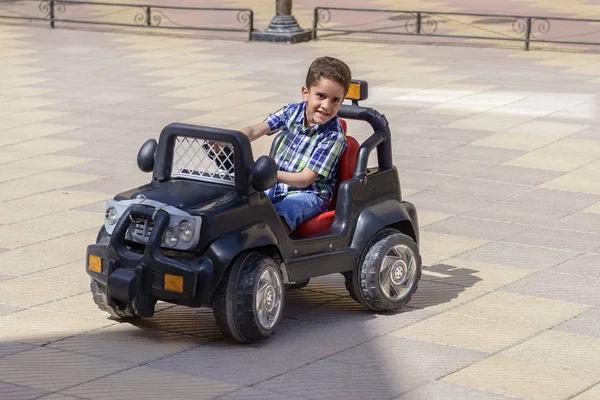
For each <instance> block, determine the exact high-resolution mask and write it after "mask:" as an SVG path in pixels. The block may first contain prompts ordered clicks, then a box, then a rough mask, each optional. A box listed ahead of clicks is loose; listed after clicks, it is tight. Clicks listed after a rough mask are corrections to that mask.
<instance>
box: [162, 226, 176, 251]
mask: <svg viewBox="0 0 600 400" xmlns="http://www.w3.org/2000/svg"><path fill="white" fill-rule="evenodd" d="M177 243H179V232H177V231H176V230H175V229H173V228H169V229H167V231H166V232H165V244H166V245H167V246H168V247H175V246H177Z"/></svg>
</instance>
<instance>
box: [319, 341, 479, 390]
mask: <svg viewBox="0 0 600 400" xmlns="http://www.w3.org/2000/svg"><path fill="white" fill-rule="evenodd" d="M486 356H487V354H486V353H482V352H476V351H471V350H464V349H458V348H455V347H450V346H442V345H438V344H434V343H429V342H423V341H420V340H414V339H406V338H401V337H398V336H393V335H386V336H382V337H379V338H376V339H373V340H370V341H368V342H366V343H363V344H361V345H358V346H356V347H353V348H351V349H348V350H345V351H342V352H340V353H337V354H335V355H333V356H331V357H329V358H328V359H327V360H328V361H337V362H343V363H347V364H351V365H361V366H363V368H364V369H365V370H366V371H369V370H373V369H376V368H378V367H382V366H385V367H386V368H389V369H390V370H392V371H406V373H407V374H410V375H412V376H414V377H415V378H417V379H426V380H435V379H438V378H440V377H442V376H445V375H447V374H449V373H451V372H454V371H457V370H459V369H461V368H464V367H465V366H467V365H470V364H472V363H474V362H476V361H478V360H480V359H483V358H485V357H486Z"/></svg>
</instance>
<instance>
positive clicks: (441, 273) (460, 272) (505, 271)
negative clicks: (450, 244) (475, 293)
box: [421, 258, 533, 290]
mask: <svg viewBox="0 0 600 400" xmlns="http://www.w3.org/2000/svg"><path fill="white" fill-rule="evenodd" d="M531 273H533V271H532V270H529V269H524V268H515V267H510V266H508V265H497V264H486V263H481V262H474V261H467V260H461V259H458V258H453V259H450V260H446V261H444V262H443V263H440V264H435V265H432V266H428V267H426V268H423V275H422V276H421V282H423V281H433V282H439V283H445V284H452V285H459V286H464V287H474V288H477V289H480V290H495V289H498V288H500V287H502V286H504V285H506V284H508V283H510V282H514V281H517V280H519V279H521V278H523V277H525V276H527V275H529V274H531Z"/></svg>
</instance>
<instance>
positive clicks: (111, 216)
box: [104, 206, 119, 225]
mask: <svg viewBox="0 0 600 400" xmlns="http://www.w3.org/2000/svg"><path fill="white" fill-rule="evenodd" d="M104 218H105V219H106V222H108V224H109V225H114V224H116V223H117V221H118V220H119V215H118V214H117V209H116V208H114V207H112V206H110V207H108V209H107V210H106V212H105V213H104Z"/></svg>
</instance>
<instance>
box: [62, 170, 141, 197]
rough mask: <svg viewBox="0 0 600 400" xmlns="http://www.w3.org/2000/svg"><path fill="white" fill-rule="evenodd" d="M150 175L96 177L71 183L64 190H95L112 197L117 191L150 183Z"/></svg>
mask: <svg viewBox="0 0 600 400" xmlns="http://www.w3.org/2000/svg"><path fill="white" fill-rule="evenodd" d="M150 180H151V177H150V176H148V177H144V176H139V175H138V174H135V175H133V174H128V175H121V176H111V177H108V178H103V179H97V180H95V181H94V182H92V183H90V184H87V183H83V184H80V185H73V186H69V187H68V188H66V190H74V191H77V192H95V193H105V194H106V196H107V197H113V196H115V195H117V194H118V193H121V192H125V191H128V190H130V189H135V188H138V187H140V186H143V185H145V184H148V183H150Z"/></svg>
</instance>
